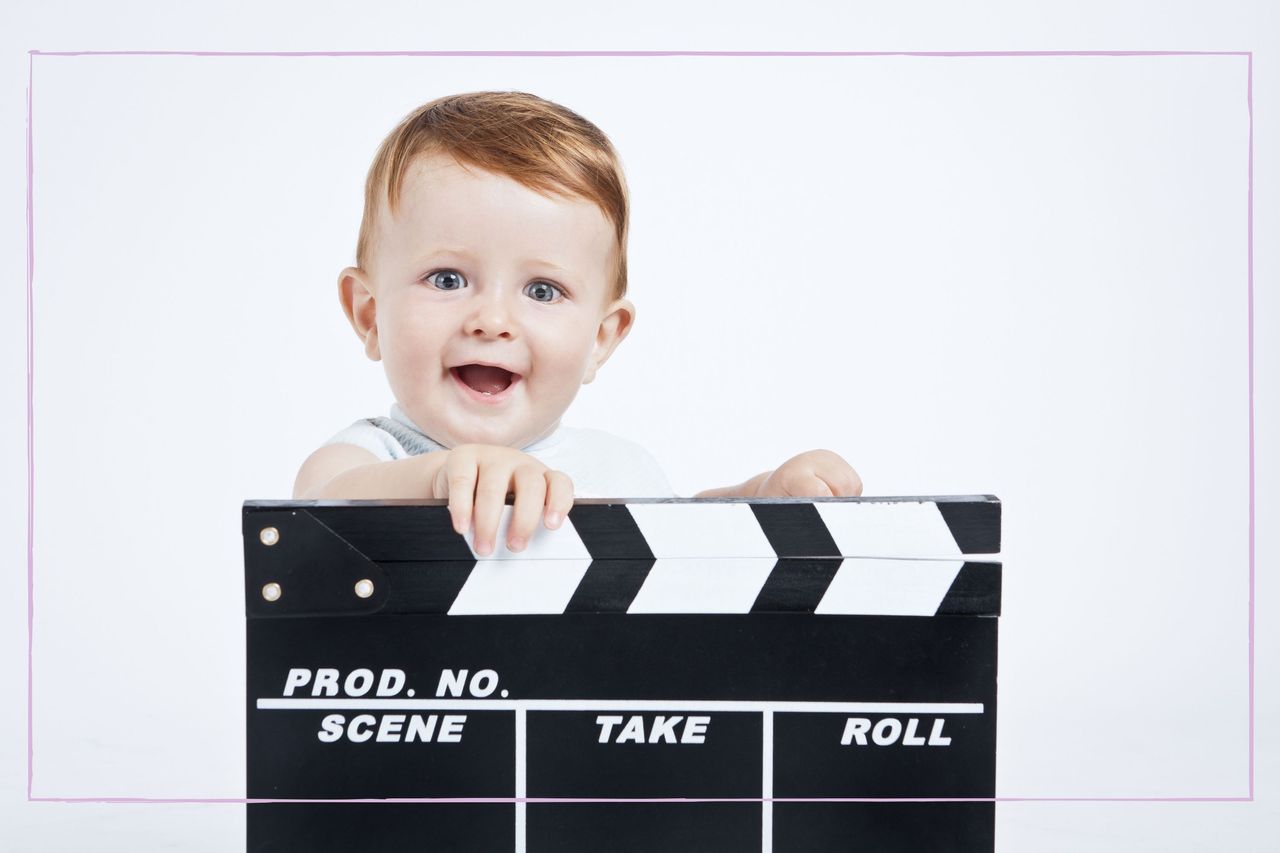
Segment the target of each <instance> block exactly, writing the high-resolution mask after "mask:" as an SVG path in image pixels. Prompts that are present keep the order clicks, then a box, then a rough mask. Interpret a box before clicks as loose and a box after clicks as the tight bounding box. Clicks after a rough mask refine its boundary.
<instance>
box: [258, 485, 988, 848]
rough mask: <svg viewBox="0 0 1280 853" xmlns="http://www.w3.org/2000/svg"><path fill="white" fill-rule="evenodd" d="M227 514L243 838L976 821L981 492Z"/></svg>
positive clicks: (933, 832)
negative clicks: (556, 509)
mask: <svg viewBox="0 0 1280 853" xmlns="http://www.w3.org/2000/svg"><path fill="white" fill-rule="evenodd" d="M510 512H511V507H510V506H508V507H506V508H505V510H504V519H503V522H502V525H503V527H505V525H506V523H507V522H508V521H509V516H510ZM243 513H244V543H245V578H246V598H245V605H246V616H247V654H248V667H247V676H248V679H247V684H248V691H247V715H248V716H247V721H248V725H247V734H248V755H247V768H248V797H249V798H250V799H252V800H255V801H256V802H253V803H251V804H250V805H249V807H248V809H249V820H248V849H249V850H251V851H268V850H282V851H283V850H300V849H305V850H312V851H328V850H333V851H338V850H351V849H359V850H408V849H423V850H449V851H485V853H492V851H501V850H513V851H521V852H522V853H523V851H548V852H549V851H558V852H559V853H563V852H564V851H579V850H581V851H598V850H604V849H608V850H611V851H613V850H618V851H654V850H662V851H682V850H689V851H701V853H715V851H735V853H736V852H737V851H750V850H762V851H805V853H823V851H837V850H840V851H844V850H848V849H853V848H855V847H856V848H859V849H874V850H881V851H885V850H888V851H892V850H903V851H907V850H910V851H916V850H922V849H947V850H975V851H982V850H986V851H989V850H992V849H993V846H994V803H993V802H992V801H991V798H993V797H994V793H995V712H996V649H997V630H996V629H997V619H996V618H995V617H997V616H998V615H999V610H1000V571H1001V566H1000V563H999V551H1000V503H999V501H998V499H996V498H995V497H993V496H989V495H981V496H962V497H950V496H948V497H911V498H810V499H794V498H791V499H783V498H768V499H764V498H757V499H678V498H677V499H630V500H625V501H621V500H602V499H583V500H579V501H577V502H575V505H574V508H573V510H572V511H571V512H570V514H569V518H568V521H567V523H566V524H564V525H563V526H562V527H561V528H559V529H557V530H555V531H547V530H539V532H538V534H537V535H535V536H534V538H533V539H532V541H531V542H530V544H529V547H528V548H526V550H524V551H521V552H518V553H512V552H509V551H506V550H505V549H504V548H502V547H499V549H498V550H497V551H496V552H495V553H493V554H491V555H489V556H488V557H484V558H481V557H478V556H476V554H475V553H474V551H473V550H472V549H471V547H470V544H469V540H468V539H467V538H464V537H463V536H461V535H459V534H458V533H457V532H456V531H454V530H453V527H452V523H451V519H450V517H449V514H448V509H447V506H446V504H445V502H444V501H422V502H413V501H381V502H375V501H340V502H328V501H326V502H296V501H249V502H246V503H245V505H244V510H243ZM503 532H504V531H503V529H501V528H500V530H499V536H498V541H499V542H500V543H501V542H503V541H504V536H503V535H502V534H503Z"/></svg>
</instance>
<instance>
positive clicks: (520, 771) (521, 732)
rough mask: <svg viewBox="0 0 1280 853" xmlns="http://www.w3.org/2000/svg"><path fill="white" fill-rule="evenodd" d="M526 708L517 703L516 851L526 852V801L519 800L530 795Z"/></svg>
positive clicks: (519, 852)
mask: <svg viewBox="0 0 1280 853" xmlns="http://www.w3.org/2000/svg"><path fill="white" fill-rule="evenodd" d="M525 747H526V737H525V709H524V706H523V705H516V798H517V802H516V853H525V837H524V836H525V805H526V804H525V803H523V802H519V800H523V799H524V798H525V797H527V796H528V793H527V791H528V789H529V785H528V780H527V779H526V778H525V776H526V772H525V771H526V766H525V751H526V750H525Z"/></svg>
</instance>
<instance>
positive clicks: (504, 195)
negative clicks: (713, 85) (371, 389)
mask: <svg viewBox="0 0 1280 853" xmlns="http://www.w3.org/2000/svg"><path fill="white" fill-rule="evenodd" d="M627 207H628V197H627V187H626V182H625V179H624V178H623V175H622V168H621V165H620V164H619V162H618V157H617V154H616V153H615V151H614V150H613V146H612V145H611V144H610V142H609V140H608V138H607V137H606V136H605V135H604V134H603V133H602V132H601V131H600V129H599V128H597V127H596V126H595V125H593V124H592V123H591V122H589V121H587V120H586V119H584V118H582V117H581V116H579V115H577V114H576V113H574V112H572V111H570V110H568V109H565V108H564V107H562V106H559V105H558V104H554V103H551V102H549V101H545V100H543V99H541V98H538V97H535V96H533V95H528V94H524V93H521V92H473V93H470V94H464V95H453V96H450V97H445V98H439V99H437V100H435V101H432V102H430V103H428V104H425V105H423V106H422V107H419V108H418V109H417V110H415V111H414V112H413V113H411V114H410V115H409V116H408V117H406V118H405V119H404V120H403V121H402V122H401V123H400V124H399V125H398V126H397V127H396V128H395V130H393V131H392V132H391V134H390V135H389V136H388V137H387V138H386V139H385V140H384V141H383V143H382V146H381V147H380V148H379V149H378V153H377V156H376V157H375V158H374V161H373V165H372V167H371V168H370V169H369V176H368V180H367V182H366V185H365V206H364V220H363V221H362V222H361V225H360V238H359V243H358V245H357V248H356V265H355V266H354V267H347V268H346V269H344V270H343V271H342V273H341V275H340V276H339V279H338V290H339V296H340V299H341V301H342V306H343V309H344V310H345V311H346V314H347V317H348V319H349V320H350V321H351V324H352V326H353V327H354V328H355V330H356V333H357V334H358V335H359V336H360V338H361V340H362V341H363V342H364V347H365V352H366V354H367V355H368V356H369V358H371V359H374V360H379V359H381V360H382V362H383V365H384V367H385V369H386V373H387V380H388V382H389V383H390V385H391V391H392V393H393V394H394V396H395V398H396V401H397V402H398V403H399V404H400V406H401V407H402V408H403V409H404V411H405V413H406V414H407V415H408V416H409V418H410V419H411V420H412V421H413V422H414V423H415V424H417V425H418V427H419V428H421V429H422V431H423V432H425V433H426V434H427V435H428V436H430V437H431V438H433V439H435V440H436V441H438V442H440V443H441V444H443V445H444V446H445V447H456V446H457V445H459V444H468V443H481V444H497V445H505V446H508V447H517V448H518V447H524V446H526V445H528V444H530V443H531V442H533V441H536V440H538V439H540V438H543V437H545V436H547V435H549V434H550V433H551V432H553V431H554V430H555V428H556V426H557V425H558V424H559V422H560V416H561V415H562V414H563V413H564V411H565V409H567V408H568V407H569V404H570V403H571V402H572V401H573V398H574V397H575V396H577V393H578V389H579V388H580V387H581V386H582V385H584V384H586V383H588V382H590V381H592V380H593V379H594V378H595V375H596V371H597V370H598V369H599V368H600V366H601V365H603V364H604V363H605V361H606V360H607V359H608V358H609V356H610V355H611V354H612V353H613V350H614V349H615V348H616V347H617V345H618V344H619V343H621V342H622V340H623V339H624V338H625V337H626V336H627V334H628V333H629V332H630V330H631V326H632V324H633V322H634V319H635V307H634V306H633V305H632V304H631V302H630V301H628V300H627V299H625V298H624V295H625V293H626V287H627V262H626V258H627V253H626V250H627V218H628V215H627ZM486 365H487V366H486Z"/></svg>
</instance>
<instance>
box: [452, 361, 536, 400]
mask: <svg viewBox="0 0 1280 853" xmlns="http://www.w3.org/2000/svg"><path fill="white" fill-rule="evenodd" d="M450 372H451V373H452V374H453V375H454V376H455V377H456V378H457V379H458V381H459V382H461V383H462V384H463V385H465V386H467V387H468V388H470V389H471V390H472V391H475V392H476V393H477V394H481V395H483V396H486V397H494V396H498V395H500V394H502V392H504V391H506V390H507V389H508V388H510V387H511V386H512V385H514V384H515V383H516V382H517V381H518V380H519V379H520V374H518V373H512V372H511V371H510V370H504V369H503V368H501V367H493V366H491V365H487V364H463V365H459V366H458V367H454V368H451V369H450Z"/></svg>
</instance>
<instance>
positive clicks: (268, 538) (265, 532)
mask: <svg viewBox="0 0 1280 853" xmlns="http://www.w3.org/2000/svg"><path fill="white" fill-rule="evenodd" d="M258 538H259V539H260V540H262V544H263V545H267V546H271V545H274V544H276V543H277V542H279V541H280V531H279V530H276V529H275V528H274V527H264V528H262V532H261V533H259V534H258Z"/></svg>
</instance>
